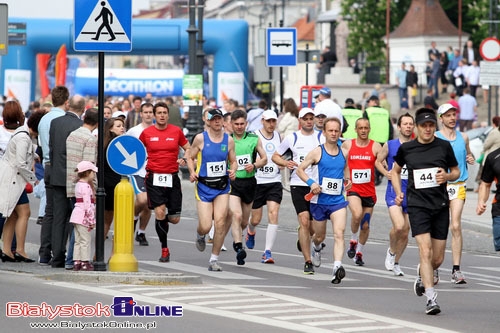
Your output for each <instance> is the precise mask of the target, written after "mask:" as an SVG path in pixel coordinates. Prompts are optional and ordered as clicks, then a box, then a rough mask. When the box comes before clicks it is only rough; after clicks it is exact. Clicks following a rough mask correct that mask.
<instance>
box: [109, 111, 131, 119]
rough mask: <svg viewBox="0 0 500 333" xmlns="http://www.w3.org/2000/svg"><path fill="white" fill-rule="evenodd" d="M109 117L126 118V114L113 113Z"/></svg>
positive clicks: (120, 112) (121, 112)
mask: <svg viewBox="0 0 500 333" xmlns="http://www.w3.org/2000/svg"><path fill="white" fill-rule="evenodd" d="M111 117H113V118H118V117H125V118H127V114H126V113H125V112H123V111H115V112H113V115H112V116H111Z"/></svg>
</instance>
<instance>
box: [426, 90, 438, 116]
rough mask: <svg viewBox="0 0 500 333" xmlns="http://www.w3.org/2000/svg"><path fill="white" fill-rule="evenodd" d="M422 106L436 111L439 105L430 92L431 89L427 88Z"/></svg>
mask: <svg viewBox="0 0 500 333" xmlns="http://www.w3.org/2000/svg"><path fill="white" fill-rule="evenodd" d="M424 106H425V107H426V108H428V109H433V110H434V111H436V110H437V109H438V108H439V105H438V104H437V103H436V100H435V99H434V96H433V94H432V89H430V88H429V89H427V96H425V98H424Z"/></svg>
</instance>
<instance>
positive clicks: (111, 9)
mask: <svg viewBox="0 0 500 333" xmlns="http://www.w3.org/2000/svg"><path fill="white" fill-rule="evenodd" d="M73 48H74V50H75V51H96V52H104V51H110V52H113V51H114V52H129V51H130V50H131V49H132V0H75V16H74V42H73Z"/></svg>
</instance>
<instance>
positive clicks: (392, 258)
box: [385, 248, 396, 271]
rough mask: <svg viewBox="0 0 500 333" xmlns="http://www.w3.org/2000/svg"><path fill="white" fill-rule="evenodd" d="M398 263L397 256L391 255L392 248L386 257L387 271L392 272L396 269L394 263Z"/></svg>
mask: <svg viewBox="0 0 500 333" xmlns="http://www.w3.org/2000/svg"><path fill="white" fill-rule="evenodd" d="M395 261H396V255H395V254H391V248H388V249H387V254H386V256H385V269H387V270H388V271H392V270H393V269H394V262H395Z"/></svg>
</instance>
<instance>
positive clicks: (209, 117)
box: [207, 109, 224, 120]
mask: <svg viewBox="0 0 500 333" xmlns="http://www.w3.org/2000/svg"><path fill="white" fill-rule="evenodd" d="M223 116H224V114H223V113H222V111H221V110H219V109H212V110H210V111H208V113H207V120H212V119H213V118H214V117H221V118H222V117H223Z"/></svg>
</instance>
